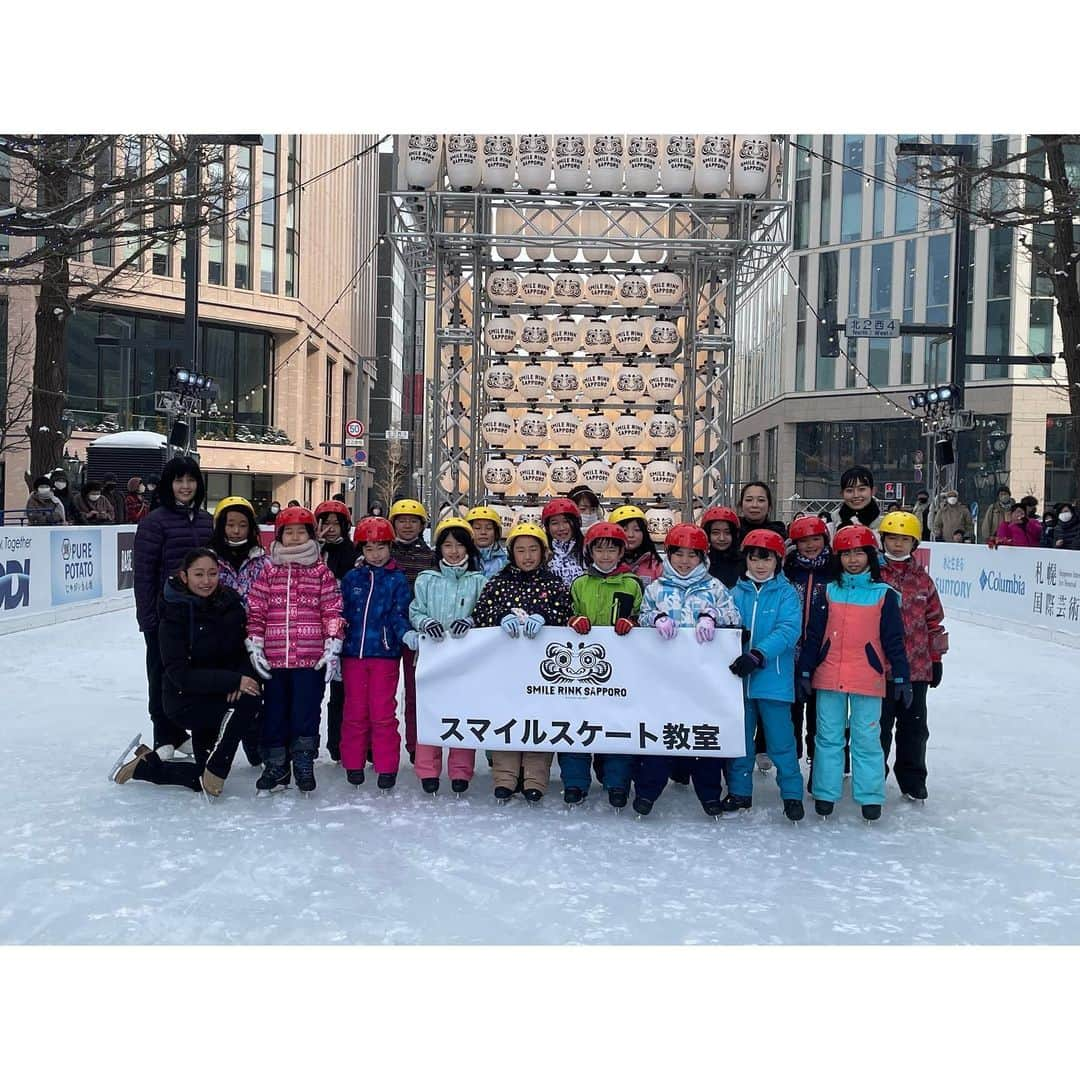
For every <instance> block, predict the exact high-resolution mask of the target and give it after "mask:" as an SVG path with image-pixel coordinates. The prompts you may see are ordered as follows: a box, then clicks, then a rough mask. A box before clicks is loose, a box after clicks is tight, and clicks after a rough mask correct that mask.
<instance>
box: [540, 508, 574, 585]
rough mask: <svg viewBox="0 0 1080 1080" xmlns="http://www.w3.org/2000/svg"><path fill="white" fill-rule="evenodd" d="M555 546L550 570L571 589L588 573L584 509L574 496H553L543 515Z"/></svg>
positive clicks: (549, 565) (545, 527)
mask: <svg viewBox="0 0 1080 1080" xmlns="http://www.w3.org/2000/svg"><path fill="white" fill-rule="evenodd" d="M540 520H541V523H542V524H543V526H544V532H546V533H547V536H548V543H549V544H550V545H551V560H550V562H549V563H548V569H549V570H550V571H551V572H552V573H553V574H554V575H555V576H556V577H557V578H558V579H559V580H560V581H561V582H562V583H563V584H564V585H565V586H566V587H567V588H568V589H569V588H570V586H571V585H573V583H574V579H575V578H579V577H581V575H582V574H584V573H585V537H584V536H583V534H582V532H581V511H580V510H579V509H578V508H577V504H576V503H575V502H574V501H573V499H551V500H550V501H549V502H548V503H547V505H546V506H545V507H544V509H543V511H542V513H541V514H540Z"/></svg>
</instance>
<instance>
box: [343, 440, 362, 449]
mask: <svg viewBox="0 0 1080 1080" xmlns="http://www.w3.org/2000/svg"><path fill="white" fill-rule="evenodd" d="M345 445H346V447H351V446H363V445H364V440H363V439H346V440H345Z"/></svg>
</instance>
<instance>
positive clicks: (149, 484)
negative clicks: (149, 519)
mask: <svg viewBox="0 0 1080 1080" xmlns="http://www.w3.org/2000/svg"><path fill="white" fill-rule="evenodd" d="M160 483H161V477H160V476H158V475H157V474H155V473H151V474H150V475H149V476H148V477H147V478H146V506H147V511H146V512H147V513H148V514H149V513H150V512H151V511H152V510H156V509H157V508H158V507H159V506H160V505H161V500H160V498H159V496H158V484H160Z"/></svg>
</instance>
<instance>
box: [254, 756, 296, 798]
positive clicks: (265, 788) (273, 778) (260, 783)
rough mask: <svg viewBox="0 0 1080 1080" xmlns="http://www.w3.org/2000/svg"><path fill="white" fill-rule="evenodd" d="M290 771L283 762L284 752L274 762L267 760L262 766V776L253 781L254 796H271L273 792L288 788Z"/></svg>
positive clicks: (286, 763)
mask: <svg viewBox="0 0 1080 1080" xmlns="http://www.w3.org/2000/svg"><path fill="white" fill-rule="evenodd" d="M291 777H292V769H291V767H290V765H289V763H288V762H287V761H285V760H284V751H282V753H281V755H280V756H277V757H275V759H274V760H272V761H271V760H267V761H266V763H265V764H264V765H263V771H262V776H260V777H259V779H258V780H256V781H255V793H256V795H262V796H265V795H272V794H273V793H274V792H275V791H284V790H285V789H286V788H287V787H288V786H289V780H290V779H291Z"/></svg>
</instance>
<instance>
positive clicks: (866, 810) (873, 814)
mask: <svg viewBox="0 0 1080 1080" xmlns="http://www.w3.org/2000/svg"><path fill="white" fill-rule="evenodd" d="M862 816H863V821H865V822H866V823H867V825H869V824H870V822H871V821H877V820H878V819H879V818H880V817H881V807H880V806H879V805H878V804H877V803H866V804H865V805H864V806H863V808H862Z"/></svg>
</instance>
